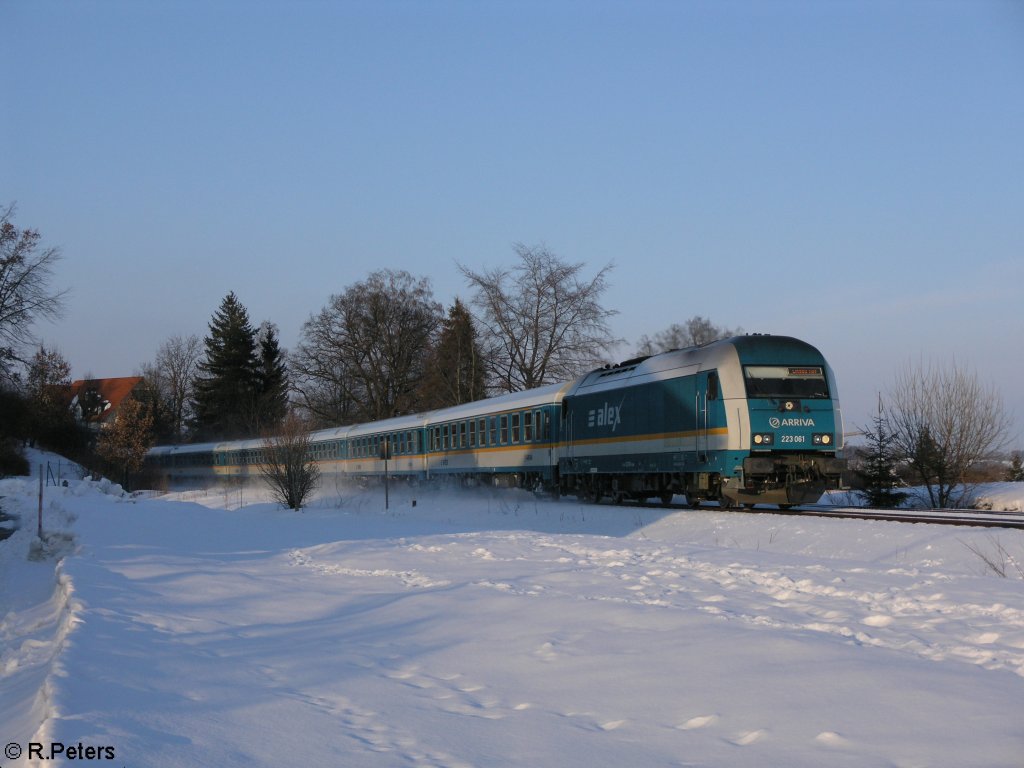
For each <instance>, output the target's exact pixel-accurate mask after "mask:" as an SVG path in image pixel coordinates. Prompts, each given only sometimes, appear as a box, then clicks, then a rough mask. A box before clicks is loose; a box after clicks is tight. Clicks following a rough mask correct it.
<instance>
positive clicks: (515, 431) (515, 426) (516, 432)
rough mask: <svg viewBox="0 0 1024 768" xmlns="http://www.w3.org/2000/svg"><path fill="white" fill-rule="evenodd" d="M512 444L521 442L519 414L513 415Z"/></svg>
mask: <svg viewBox="0 0 1024 768" xmlns="http://www.w3.org/2000/svg"><path fill="white" fill-rule="evenodd" d="M512 442H513V443H518V442H519V414H518V413H513V414H512Z"/></svg>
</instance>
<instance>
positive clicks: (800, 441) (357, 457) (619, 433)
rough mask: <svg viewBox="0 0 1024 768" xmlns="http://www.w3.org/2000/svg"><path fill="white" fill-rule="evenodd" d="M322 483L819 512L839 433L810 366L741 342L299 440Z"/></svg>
mask: <svg viewBox="0 0 1024 768" xmlns="http://www.w3.org/2000/svg"><path fill="white" fill-rule="evenodd" d="M262 446H263V442H262V441H261V440H249V441H238V442H225V443H216V444H212V443H207V444H204V445H191V446H163V447H158V448H154V449H153V450H152V451H151V452H150V456H149V463H150V465H151V467H153V468H154V469H156V470H157V471H159V472H160V473H161V474H164V475H165V476H166V477H167V478H168V479H169V480H171V481H177V482H179V483H180V482H196V481H203V480H206V479H209V478H224V477H239V476H241V477H245V476H250V475H255V474H258V472H259V467H260V464H261V463H262V461H263V451H262ZM311 446H312V448H311V450H312V456H313V458H314V460H316V461H317V462H318V464H319V465H320V468H321V471H322V472H323V473H324V474H327V475H331V474H334V475H340V476H347V477H352V478H366V477H380V476H382V475H383V474H384V473H385V472H387V473H388V475H389V476H399V477H407V478H415V479H419V480H431V479H438V478H450V479H454V480H460V481H472V482H487V483H494V484H501V485H519V486H524V487H529V488H534V489H545V490H549V491H552V492H556V493H559V494H564V495H573V496H577V497H580V498H586V499H588V500H594V501H597V500H600V499H603V498H611V499H614V500H624V499H646V498H651V497H657V498H660V499H661V500H662V501H663V502H664V503H669V502H670V501H671V500H672V498H673V497H674V496H675V495H676V494H681V495H685V496H686V498H687V500H688V501H689V502H690V503H691V504H698V503H700V502H702V501H717V502H719V503H720V504H722V505H724V506H733V505H740V504H742V505H753V504H777V505H780V506H789V505H793V504H805V503H812V502H815V501H817V500H818V499H819V498H820V497H821V495H822V493H823V492H824V491H826V490H828V489H833V488H837V487H839V484H840V476H841V473H842V471H843V469H844V461H843V459H842V447H843V427H842V417H841V413H840V408H839V400H838V396H837V392H836V385H835V379H834V376H833V374H832V370H831V369H830V368H829V366H828V363H826V361H825V359H824V357H822V355H821V353H820V352H819V351H818V350H817V349H815V348H814V347H813V346H811V345H810V344H807V343H805V342H803V341H799V340H797V339H793V338H789V337H785V336H769V335H757V334H755V335H747V336H736V337H733V338H730V339H723V340H721V341H715V342H712V343H710V344H705V345H702V346H699V347H690V348H687V349H680V350H674V351H671V352H665V353H662V354H658V355H651V356H650V357H644V358H636V359H634V360H628V361H626V362H624V363H620V364H618V365H615V366H608V367H605V368H601V369H598V370H595V371H592V372H591V373H589V374H587V375H585V376H582V377H580V378H579V379H577V380H575V381H572V382H567V383H565V384H556V385H551V386H547V387H541V388H538V389H533V390H529V391H526V392H516V393H512V394H506V395H501V396H499V397H493V398H489V399H487V400H480V401H477V402H474V403H467V404H465V405H460V406H455V407H453V408H443V409H440V410H436V411H431V412H429V413H421V414H414V415H408V416H400V417H397V418H394V419H389V420H387V421H381V422H372V423H367V424H357V425H352V426H346V427H338V428H336V429H327V430H321V431H318V432H315V433H313V434H312V435H311Z"/></svg>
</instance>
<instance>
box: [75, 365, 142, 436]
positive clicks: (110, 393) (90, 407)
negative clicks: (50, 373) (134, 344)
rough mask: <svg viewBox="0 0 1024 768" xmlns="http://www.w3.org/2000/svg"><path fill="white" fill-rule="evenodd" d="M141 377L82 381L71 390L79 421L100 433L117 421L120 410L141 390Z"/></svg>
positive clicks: (76, 383)
mask: <svg viewBox="0 0 1024 768" xmlns="http://www.w3.org/2000/svg"><path fill="white" fill-rule="evenodd" d="M142 381H143V379H142V377H141V376H123V377H121V378H117V379H79V380H78V381H74V382H72V383H71V386H70V387H69V388H68V397H69V399H70V407H71V413H72V414H73V415H74V417H75V420H76V421H78V422H81V423H84V424H85V425H86V426H88V427H89V428H90V429H94V430H96V431H99V430H100V429H102V428H103V427H105V426H109V425H110V424H113V423H114V422H115V421H116V420H117V411H118V409H119V408H120V407H121V403H123V402H124V401H125V399H126V398H127V397H129V396H130V395H132V394H133V393H135V392H136V390H138V389H139V387H140V386H141V384H142Z"/></svg>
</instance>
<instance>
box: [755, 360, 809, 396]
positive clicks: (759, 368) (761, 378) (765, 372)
mask: <svg viewBox="0 0 1024 768" xmlns="http://www.w3.org/2000/svg"><path fill="white" fill-rule="evenodd" d="M743 378H744V380H745V381H746V383H747V397H770V398H776V399H784V398H794V399H798V400H826V399H828V382H827V381H826V380H825V370H824V369H823V368H822V367H821V366H818V365H804V366H792V365H748V366H745V367H744V369H743Z"/></svg>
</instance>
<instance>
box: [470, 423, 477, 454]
mask: <svg viewBox="0 0 1024 768" xmlns="http://www.w3.org/2000/svg"><path fill="white" fill-rule="evenodd" d="M469 447H470V448H476V421H475V420H470V422H469Z"/></svg>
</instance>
